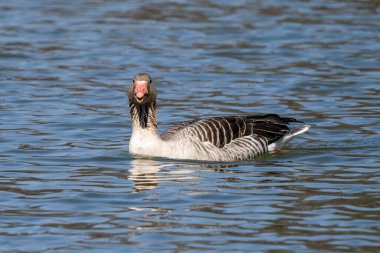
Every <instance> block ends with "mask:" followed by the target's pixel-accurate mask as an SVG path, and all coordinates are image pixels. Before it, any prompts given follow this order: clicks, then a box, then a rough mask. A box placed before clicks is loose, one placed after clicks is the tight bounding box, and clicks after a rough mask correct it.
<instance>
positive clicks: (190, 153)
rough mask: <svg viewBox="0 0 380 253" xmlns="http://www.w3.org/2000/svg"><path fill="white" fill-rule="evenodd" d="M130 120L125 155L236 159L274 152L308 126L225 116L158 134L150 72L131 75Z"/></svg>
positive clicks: (187, 123) (276, 118)
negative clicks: (129, 133)
mask: <svg viewBox="0 0 380 253" xmlns="http://www.w3.org/2000/svg"><path fill="white" fill-rule="evenodd" d="M128 98H129V102H130V112H131V118H132V136H131V139H130V142H129V152H130V153H131V154H138V155H144V156H159V157H167V158H172V159H191V160H206V161H238V160H247V159H253V158H255V157H256V156H257V155H260V154H264V153H268V152H275V151H277V150H279V149H281V148H282V147H283V146H284V145H286V143H288V142H289V141H290V140H291V139H293V138H294V137H295V136H297V135H298V134H301V133H303V132H305V131H307V130H308V129H309V128H310V126H308V125H304V124H302V125H301V126H298V127H293V128H289V124H290V123H302V122H300V121H297V120H296V119H293V118H284V117H279V116H278V115H276V114H267V115H247V116H226V117H214V118H207V119H201V120H192V121H185V122H181V123H178V124H175V125H174V126H172V127H170V128H169V129H167V130H166V131H165V132H164V133H163V134H162V135H159V134H158V132H157V119H156V90H155V88H154V85H153V83H152V79H151V77H150V76H149V75H148V74H145V73H141V74H137V75H135V76H134V77H133V84H132V85H131V87H130V88H129V90H128Z"/></svg>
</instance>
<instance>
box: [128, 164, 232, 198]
mask: <svg viewBox="0 0 380 253" xmlns="http://www.w3.org/2000/svg"><path fill="white" fill-rule="evenodd" d="M234 167H238V165H236V164H213V163H210V164H204V163H202V164H199V163H188V162H172V161H171V162H169V161H162V160H155V159H154V158H152V159H147V158H141V157H134V158H133V159H132V160H131V168H130V170H129V175H128V179H130V180H132V181H133V182H134V189H135V191H136V192H142V191H146V190H153V189H157V188H158V187H159V185H160V183H163V182H169V181H170V182H177V183H180V182H183V181H184V180H191V179H196V178H198V177H199V176H195V175H197V173H194V172H196V171H198V170H199V169H201V170H203V171H205V170H209V171H212V172H227V171H228V168H234ZM233 173H234V172H233Z"/></svg>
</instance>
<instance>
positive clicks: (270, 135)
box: [161, 114, 302, 148]
mask: <svg viewBox="0 0 380 253" xmlns="http://www.w3.org/2000/svg"><path fill="white" fill-rule="evenodd" d="M290 122H300V121H297V120H296V119H293V118H284V117H280V116H278V115H276V114H266V115H249V116H227V117H214V118H208V119H201V120H191V121H185V122H181V123H178V124H176V125H174V126H172V127H170V128H169V129H168V130H166V132H164V133H163V134H162V135H161V137H162V138H163V139H164V140H170V139H173V138H174V139H175V138H178V137H181V138H190V139H194V138H195V139H198V140H200V141H202V142H211V143H212V144H213V145H215V146H216V147H219V148H222V147H224V146H225V145H227V144H228V143H230V142H231V141H233V140H236V139H239V138H242V137H245V136H255V137H259V138H265V139H266V140H267V142H268V144H271V143H273V142H275V141H276V140H278V139H280V138H282V137H283V136H284V135H285V134H287V133H288V132H289V127H288V126H287V125H288V124H289V123H290ZM301 123H302V122H301Z"/></svg>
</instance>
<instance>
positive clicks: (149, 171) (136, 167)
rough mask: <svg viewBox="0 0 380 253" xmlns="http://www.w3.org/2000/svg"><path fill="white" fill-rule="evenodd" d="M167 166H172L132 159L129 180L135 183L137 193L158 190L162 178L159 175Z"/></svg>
mask: <svg viewBox="0 0 380 253" xmlns="http://www.w3.org/2000/svg"><path fill="white" fill-rule="evenodd" d="M165 166H170V164H165V163H162V162H160V161H157V160H148V159H142V158H136V159H132V161H131V169H130V170H129V176H128V178H129V179H130V180H132V181H133V182H134V189H135V191H136V192H141V191H146V190H153V189H156V188H158V183H159V181H160V178H162V177H160V175H157V173H158V172H159V171H160V170H161V169H162V168H163V167H165Z"/></svg>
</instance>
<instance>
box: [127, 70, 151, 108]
mask: <svg viewBox="0 0 380 253" xmlns="http://www.w3.org/2000/svg"><path fill="white" fill-rule="evenodd" d="M156 96H157V95H156V88H155V87H154V85H153V82H152V78H151V77H150V75H148V74H146V73H139V74H137V75H135V76H134V77H133V80H132V84H131V86H130V87H129V89H128V98H129V102H130V103H133V104H135V105H139V106H142V105H148V104H151V103H153V104H154V103H155V100H156Z"/></svg>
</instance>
